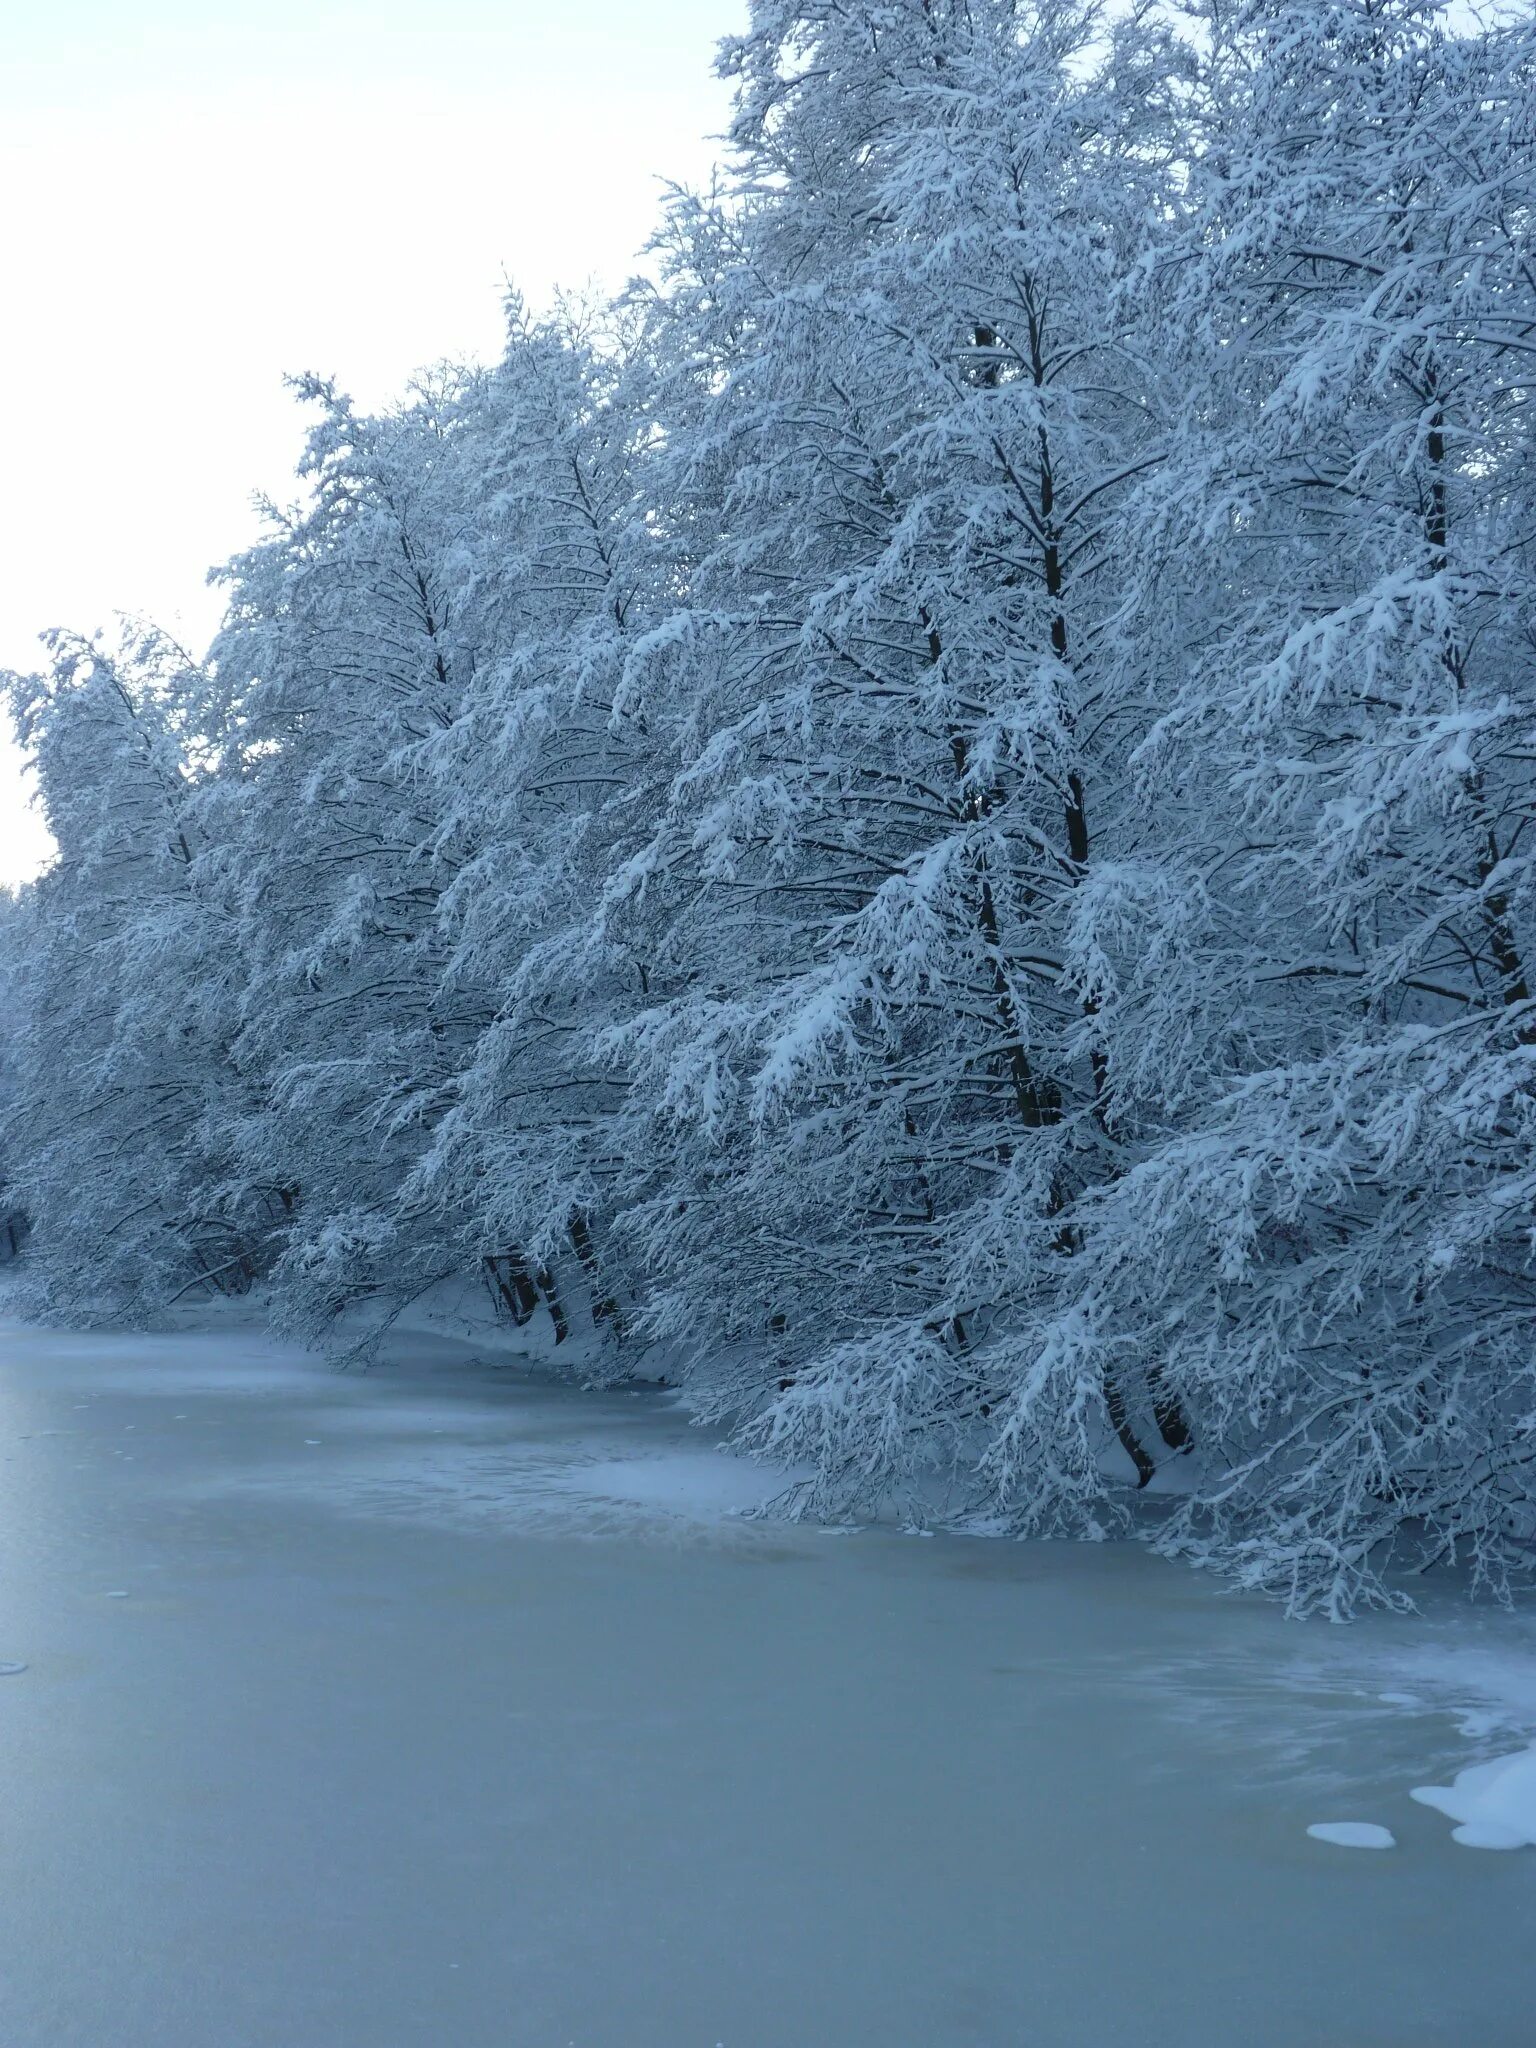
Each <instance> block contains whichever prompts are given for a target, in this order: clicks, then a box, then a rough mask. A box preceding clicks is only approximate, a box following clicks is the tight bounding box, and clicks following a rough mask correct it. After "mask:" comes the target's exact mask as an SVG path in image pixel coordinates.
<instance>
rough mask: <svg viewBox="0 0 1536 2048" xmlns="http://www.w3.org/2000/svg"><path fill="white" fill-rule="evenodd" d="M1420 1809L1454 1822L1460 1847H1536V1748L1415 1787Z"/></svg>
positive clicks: (1453, 1830)
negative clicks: (1441, 1782) (1449, 1780)
mask: <svg viewBox="0 0 1536 2048" xmlns="http://www.w3.org/2000/svg"><path fill="white" fill-rule="evenodd" d="M1413 1797H1414V1798H1415V1799H1417V1800H1418V1802H1419V1804H1420V1805H1421V1806H1432V1807H1434V1808H1435V1810H1436V1811H1437V1812H1438V1813H1443V1814H1446V1815H1448V1816H1449V1818H1450V1819H1451V1820H1454V1821H1459V1822H1460V1826H1459V1827H1456V1828H1454V1829H1452V1831H1451V1840H1452V1841H1453V1842H1460V1844H1461V1846H1462V1847H1463V1848H1464V1849H1523V1848H1526V1847H1527V1846H1530V1847H1533V1848H1536V1746H1533V1747H1532V1748H1530V1749H1522V1750H1517V1751H1516V1753H1515V1754H1514V1755H1513V1756H1500V1757H1495V1758H1494V1759H1493V1761H1492V1762H1491V1763H1486V1764H1472V1765H1470V1766H1469V1767H1468V1768H1467V1769H1466V1770H1464V1771H1458V1772H1457V1773H1456V1777H1455V1779H1454V1781H1453V1782H1452V1783H1451V1784H1449V1785H1417V1786H1415V1787H1414V1791H1413Z"/></svg>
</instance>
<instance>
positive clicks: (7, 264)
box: [0, 0, 745, 883]
mask: <svg viewBox="0 0 1536 2048" xmlns="http://www.w3.org/2000/svg"><path fill="white" fill-rule="evenodd" d="M744 16H745V0H581V4H576V0H562V4H555V5H551V4H550V0H431V4H429V5H424V4H422V0H0V192H3V194H4V195H5V196H4V200H3V203H0V280H3V305H0V392H3V393H4V394H5V396H6V400H7V401H8V402H7V404H6V409H5V418H4V427H3V434H4V444H3V445H4V457H3V461H0V667H15V668H22V669H27V668H32V667H35V666H37V665H38V662H39V660H40V656H41V650H40V649H39V648H38V645H37V639H36V636H37V634H38V633H39V632H40V631H41V630H43V629H44V628H46V627H48V626H54V625H64V626H70V627H76V628H80V629H82V630H86V631H89V630H91V629H93V628H95V627H97V626H110V625H111V624H112V621H113V617H114V614H116V613H118V612H124V611H126V612H133V613H140V614H144V615H147V616H150V617H153V618H155V619H157V620H158V621H160V622H161V623H162V624H165V625H168V626H170V627H171V628H172V629H173V630H176V631H178V632H179V633H180V635H181V636H182V637H183V638H185V639H186V640H187V641H188V642H190V643H193V644H195V645H196V646H197V647H198V648H199V649H200V648H201V647H202V646H203V645H205V644H206V642H207V639H208V637H209V635H210V634H211V632H212V630H213V628H214V626H215V625H216V623H217V599H216V597H215V595H214V593H212V592H210V591H208V590H207V589H206V587H205V585H204V581H203V579H204V574H205V572H206V570H207V569H208V568H209V566H210V565H211V564H213V563H214V562H217V561H220V560H223V559H224V558H225V557H227V556H228V555H230V554H232V553H233V552H234V551H235V550H236V549H237V548H239V547H241V546H243V545H244V544H245V543H246V542H247V541H248V540H249V539H250V538H252V536H253V535H254V533H255V531H256V521H255V517H254V514H253V513H252V511H251V507H250V499H251V494H252V492H253V491H254V490H257V489H262V490H266V491H269V492H271V493H272V494H273V495H275V496H278V497H282V496H285V495H287V493H288V488H289V486H288V479H289V477H290V476H291V471H292V466H293V461H294V458H295V456H296V454H297V452H298V445H299V438H300V420H301V414H300V412H299V410H298V408H297V407H296V406H295V404H294V402H293V400H292V398H291V396H290V394H289V393H287V392H286V391H285V390H284V388H283V382H282V380H283V376H284V373H285V372H288V371H296V370H304V369H315V370H320V371H323V372H328V373H332V374H334V375H336V376H337V377H338V378H339V380H340V382H341V383H342V385H343V388H345V389H347V390H349V391H351V392H352V393H353V394H354V395H355V396H357V397H358V398H360V399H362V400H363V401H364V402H367V403H376V402H378V401H380V400H382V399H384V398H386V397H387V396H389V395H390V394H391V393H393V392H395V391H397V390H398V389H399V388H400V387H401V385H402V384H403V383H404V381H405V379H406V378H407V377H408V376H409V375H410V373H411V371H412V370H413V369H415V368H416V367H417V366H419V365H420V364H423V363H427V362H431V361H433V360H436V359H438V358H441V357H444V356H459V357H462V356H473V357H478V358H480V359H486V358H489V357H492V356H494V354H495V353H496V350H497V346H498V341H499V337H500V329H501V313H500V292H501V280H502V277H503V274H504V273H505V274H506V275H507V276H509V277H511V278H512V279H513V281H514V282H515V283H517V285H518V286H519V287H520V288H521V289H522V290H523V291H524V293H525V294H526V295H527V296H528V297H529V298H530V299H532V300H534V301H535V302H537V301H540V300H542V299H544V298H545V297H547V295H548V293H549V291H550V289H551V287H552V286H553V285H555V284H556V283H565V284H575V285H579V284H582V283H583V282H585V281H587V280H589V279H595V280H597V281H599V282H600V283H602V284H604V285H606V286H611V287H616V286H618V285H620V284H622V283H623V281H624V279H625V277H626V276H627V274H628V272H629V269H630V267H631V259H632V258H633V256H634V254H635V252H636V251H637V250H638V249H639V248H640V246H641V245H642V243H643V242H644V241H645V238H646V236H647V234H648V232H649V229H650V227H651V224H652V223H653V221H654V219H655V216H656V209H657V202H658V191H659V186H658V179H659V178H662V177H670V178H676V179H679V180H681V181H684V182H689V181H693V180H697V179H700V178H702V177H704V176H706V175H707V173H708V169H709V166H710V164H711V162H712V161H714V159H715V157H716V155H717V154H718V151H717V147H716V145H715V144H714V143H713V142H712V141H711V140H710V139H709V138H711V137H712V136H714V135H716V134H718V132H719V131H720V129H721V128H722V127H723V125H724V123H725V119H726V114H727V96H726V90H725V88H724V87H723V86H722V85H721V84H720V83H719V82H718V81H717V80H715V79H714V78H713V77H712V75H711V60H712V55H713V49H714V44H715V42H716V40H717V39H718V37H720V36H721V35H724V34H727V33H729V32H730V31H731V30H733V29H736V28H739V27H740V26H741V25H742V22H743V19H744ZM43 852H44V845H43V840H42V835H41V832H40V830H39V827H38V825H37V822H36V820H35V819H33V818H32V817H31V816H30V815H29V814H28V812H27V810H26V805H25V796H24V785H23V778H22V775H21V773H20V763H19V758H18V756H17V754H16V752H15V749H14V748H13V747H12V746H11V744H10V742H9V738H8V736H6V737H4V738H0V883H3V882H6V881H14V880H16V879H19V878H21V877H22V876H24V875H26V874H28V873H30V872H33V871H34V870H35V868H36V865H37V863H38V861H39V860H40V858H41V857H42V855H43Z"/></svg>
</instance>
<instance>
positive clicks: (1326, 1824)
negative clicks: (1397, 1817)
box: [1307, 1820, 1397, 1849]
mask: <svg viewBox="0 0 1536 2048" xmlns="http://www.w3.org/2000/svg"><path fill="white" fill-rule="evenodd" d="M1307 1833H1308V1834H1309V1835H1310V1836H1311V1837H1312V1839H1313V1841H1315V1842H1332V1843H1333V1845H1334V1847H1335V1848H1337V1849H1395V1848H1396V1847H1397V1837H1396V1836H1395V1835H1394V1834H1393V1832H1392V1830H1391V1829H1390V1828H1384V1827H1379V1826H1378V1825H1377V1823H1376V1822H1375V1821H1371V1820H1315V1821H1313V1823H1312V1825H1311V1827H1309V1828H1308V1829H1307Z"/></svg>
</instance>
